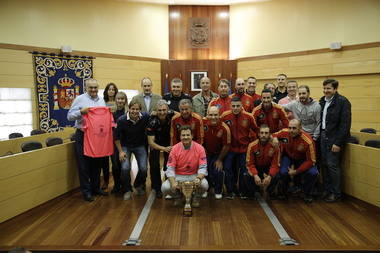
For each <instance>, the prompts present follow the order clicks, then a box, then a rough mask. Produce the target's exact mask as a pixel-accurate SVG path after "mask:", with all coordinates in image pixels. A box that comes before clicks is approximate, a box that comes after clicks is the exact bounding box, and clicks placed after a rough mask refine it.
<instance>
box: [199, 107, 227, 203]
mask: <svg viewBox="0 0 380 253" xmlns="http://www.w3.org/2000/svg"><path fill="white" fill-rule="evenodd" d="M203 127H204V134H205V136H204V141H203V147H204V148H205V150H206V155H207V169H208V172H209V182H210V185H212V186H213V187H214V193H215V199H221V198H222V187H223V170H224V169H225V168H226V165H225V159H224V158H225V156H226V154H227V152H228V150H229V148H230V144H231V132H230V129H229V127H228V126H227V125H226V124H225V123H224V122H222V121H220V116H219V109H218V107H216V106H211V107H209V108H208V111H207V118H203Z"/></svg>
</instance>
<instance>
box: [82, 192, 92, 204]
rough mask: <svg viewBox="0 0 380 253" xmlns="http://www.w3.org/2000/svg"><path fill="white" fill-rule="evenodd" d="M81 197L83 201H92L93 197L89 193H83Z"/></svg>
mask: <svg viewBox="0 0 380 253" xmlns="http://www.w3.org/2000/svg"><path fill="white" fill-rule="evenodd" d="M83 198H84V200H85V201H88V202H92V201H94V197H93V196H92V195H91V194H85V195H84V196H83Z"/></svg>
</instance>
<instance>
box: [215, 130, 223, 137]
mask: <svg viewBox="0 0 380 253" xmlns="http://www.w3.org/2000/svg"><path fill="white" fill-rule="evenodd" d="M222 136H223V130H222V129H220V130H219V131H218V132H217V133H216V137H218V138H222Z"/></svg>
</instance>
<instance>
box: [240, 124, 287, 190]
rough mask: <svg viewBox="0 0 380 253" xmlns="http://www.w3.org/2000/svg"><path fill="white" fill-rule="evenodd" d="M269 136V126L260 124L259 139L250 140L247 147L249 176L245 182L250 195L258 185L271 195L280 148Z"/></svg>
mask: <svg viewBox="0 0 380 253" xmlns="http://www.w3.org/2000/svg"><path fill="white" fill-rule="evenodd" d="M270 138H271V136H270V130H269V127H268V126H267V125H265V124H263V125H261V126H260V130H259V139H258V140H255V141H253V142H251V143H250V144H249V146H248V149H247V168H248V173H249V176H247V178H246V183H247V185H248V188H249V189H250V190H251V192H252V193H251V194H252V195H253V194H254V192H255V191H258V190H259V187H263V189H266V190H267V192H268V193H269V195H271V194H272V192H273V190H274V187H275V186H276V182H277V181H278V171H279V163H280V148H279V147H278V146H275V145H273V144H272V143H271V142H270ZM264 194H266V193H265V192H264Z"/></svg>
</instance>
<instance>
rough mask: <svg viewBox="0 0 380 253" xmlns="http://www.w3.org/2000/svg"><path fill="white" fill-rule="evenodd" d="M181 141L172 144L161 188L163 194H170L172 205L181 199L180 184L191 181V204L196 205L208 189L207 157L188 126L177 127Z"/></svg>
mask: <svg viewBox="0 0 380 253" xmlns="http://www.w3.org/2000/svg"><path fill="white" fill-rule="evenodd" d="M179 134H180V139H181V142H179V143H177V144H176V145H174V146H173V148H172V150H171V152H170V154H169V159H168V163H167V170H166V172H165V173H166V176H167V177H168V179H167V180H166V181H165V182H164V183H163V184H162V187H161V190H162V193H163V194H164V196H165V195H167V194H169V195H172V197H173V198H174V199H175V200H174V205H179V204H180V203H181V201H182V195H181V187H180V184H182V183H183V182H193V185H194V190H195V194H194V196H193V199H192V206H193V207H198V206H199V200H200V197H201V195H202V194H203V193H204V192H205V191H207V190H208V182H207V180H206V179H205V176H207V159H206V152H205V149H204V148H203V147H202V146H201V145H200V144H198V143H196V142H195V141H192V138H193V135H192V130H191V127H190V126H186V125H185V126H181V127H180V128H179Z"/></svg>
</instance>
